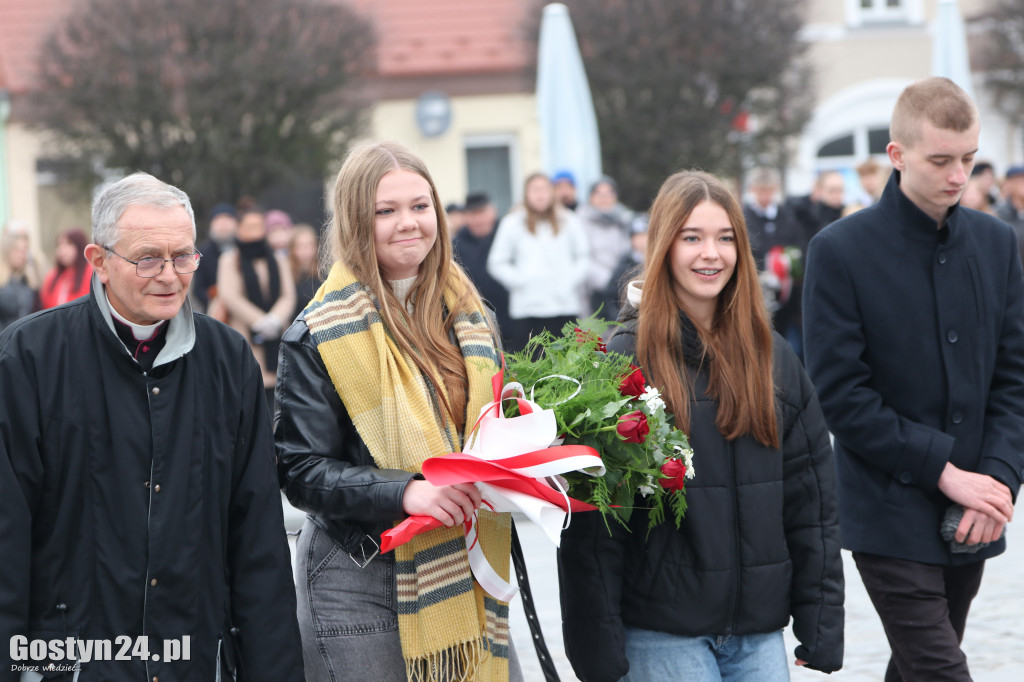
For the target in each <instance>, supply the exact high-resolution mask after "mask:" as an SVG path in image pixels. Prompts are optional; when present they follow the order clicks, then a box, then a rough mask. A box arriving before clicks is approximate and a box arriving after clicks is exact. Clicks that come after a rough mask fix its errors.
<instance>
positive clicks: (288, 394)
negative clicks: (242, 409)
mask: <svg viewBox="0 0 1024 682" xmlns="http://www.w3.org/2000/svg"><path fill="white" fill-rule="evenodd" d="M275 398H276V399H277V413H276V415H275V417H274V440H275V442H276V443H277V457H278V467H277V468H278V478H279V482H280V484H281V488H282V489H283V490H284V492H285V495H287V497H288V500H289V501H290V502H291V503H292V504H293V505H295V506H296V507H298V508H299V509H301V510H303V511H305V512H308V513H310V514H311V518H312V519H313V522H314V523H316V524H317V525H319V526H320V527H322V528H323V529H324V530H325V531H326V532H327V534H328V535H329V536H330V537H331V538H332V539H333V540H334V541H335V542H337V543H338V545H340V546H341V548H342V549H344V550H345V551H346V552H349V553H350V554H355V555H356V556H359V555H360V554H361V553H363V552H365V556H369V555H370V554H372V553H373V551H374V545H373V543H372V542H370V539H369V538H373V540H374V542H377V541H379V538H380V534H381V532H383V531H385V530H387V529H388V528H390V527H391V526H392V525H393V523H394V522H395V521H397V520H398V519H401V518H404V517H405V512H404V511H403V510H402V496H403V495H404V494H405V487H406V486H407V485H408V483H409V481H411V480H412V479H414V478H422V477H421V476H419V475H418V474H414V473H411V472H408V471H402V470H399V469H379V468H377V466H376V465H375V464H374V461H373V457H372V456H371V455H370V451H369V450H368V449H367V448H366V445H365V444H364V443H363V439H362V438H360V437H359V434H358V433H357V432H356V428H355V425H353V424H352V420H351V419H350V418H349V416H348V411H347V410H346V409H345V405H344V404H343V403H342V402H341V398H340V397H339V396H338V392H337V391H336V390H335V388H334V384H333V383H332V382H331V377H330V375H329V374H328V373H327V367H325V366H324V361H323V359H322V358H321V357H320V351H318V350H317V347H316V341H315V340H314V339H313V336H312V335H311V334H310V332H309V327H307V326H306V320H305V319H304V318H303V317H299V318H298V319H297V320H296V321H295V322H294V323H293V324H292V326H291V327H289V328H288V330H287V331H286V332H285V334H284V336H283V337H282V339H281V353H280V362H279V363H278V367H277V388H276V392H275Z"/></svg>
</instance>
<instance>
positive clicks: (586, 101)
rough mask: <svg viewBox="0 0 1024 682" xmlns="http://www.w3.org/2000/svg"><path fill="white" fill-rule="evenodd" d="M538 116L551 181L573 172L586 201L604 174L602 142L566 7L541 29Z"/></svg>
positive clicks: (554, 10)
mask: <svg viewBox="0 0 1024 682" xmlns="http://www.w3.org/2000/svg"><path fill="white" fill-rule="evenodd" d="M537 118H538V119H539V121H540V140H541V142H540V145H541V164H542V165H543V168H544V172H545V173H547V174H548V176H549V177H550V176H551V175H554V174H555V173H557V172H559V171H563V170H567V171H570V172H571V173H572V174H573V175H574V176H575V178H576V187H577V190H578V191H579V192H580V198H581V199H582V200H584V201H585V199H586V197H585V195H584V193H585V192H588V191H589V190H590V185H591V184H592V183H593V182H595V181H596V180H597V178H598V177H600V175H601V142H600V140H599V138H598V135H597V117H596V116H595V115H594V102H593V100H591V98H590V85H589V84H588V83H587V74H586V72H585V71H584V70H583V59H582V58H581V57H580V50H579V46H578V45H577V44H576V34H575V32H574V31H573V28H572V20H571V19H570V18H569V9H568V8H567V7H566V6H565V5H563V4H562V3H554V4H551V5H547V6H546V7H544V17H543V19H542V21H541V25H540V50H539V53H538V56H537Z"/></svg>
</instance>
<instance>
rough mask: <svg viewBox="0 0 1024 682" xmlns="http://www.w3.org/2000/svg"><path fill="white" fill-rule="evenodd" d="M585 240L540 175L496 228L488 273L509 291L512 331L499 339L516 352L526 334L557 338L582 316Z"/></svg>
mask: <svg viewBox="0 0 1024 682" xmlns="http://www.w3.org/2000/svg"><path fill="white" fill-rule="evenodd" d="M589 260H590V256H589V246H588V244H587V236H586V233H585V232H584V230H583V227H582V226H581V225H580V223H579V220H578V219H577V217H576V215H575V214H574V213H572V212H571V211H567V210H565V209H564V208H562V207H561V206H560V205H559V204H558V202H556V201H555V192H554V187H553V186H552V184H551V180H550V179H548V177H547V176H546V175H544V174H543V173H534V174H533V175H530V176H529V177H528V178H527V179H526V183H525V188H524V192H523V205H522V206H518V207H516V208H514V209H513V210H512V211H510V212H509V213H508V215H506V216H505V217H504V218H502V220H501V223H500V224H499V225H498V232H497V234H495V236H494V244H493V245H492V246H491V252H490V255H489V256H488V258H487V270H488V272H490V273H491V275H492V276H493V277H494V278H495V279H496V280H498V281H499V282H501V284H502V285H503V286H504V287H505V288H506V289H508V295H509V303H508V307H509V317H510V318H511V320H510V324H511V326H512V327H513V328H512V329H509V330H507V331H506V333H504V334H503V336H504V337H505V338H506V339H507V340H508V349H509V350H521V349H522V348H523V346H524V345H525V344H526V341H527V340H528V339H529V338H530V336H531V334H537V333H539V332H540V331H541V330H544V329H548V330H550V331H552V332H553V333H555V334H557V333H558V332H559V331H561V328H562V327H563V326H564V325H565V323H566V322H570V321H572V320H573V319H575V318H577V317H579V316H580V315H581V314H582V313H583V310H582V298H581V287H582V286H583V284H584V281H585V280H586V276H587V269H588V266H589Z"/></svg>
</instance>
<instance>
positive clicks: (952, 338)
mask: <svg viewBox="0 0 1024 682" xmlns="http://www.w3.org/2000/svg"><path fill="white" fill-rule="evenodd" d="M946 338H947V339H949V342H950V343H956V342H957V341H958V340H959V339H960V337H959V336H958V335H957V333H956V332H955V331H953V330H952V329H950V330H949V332H948V333H947V334H946Z"/></svg>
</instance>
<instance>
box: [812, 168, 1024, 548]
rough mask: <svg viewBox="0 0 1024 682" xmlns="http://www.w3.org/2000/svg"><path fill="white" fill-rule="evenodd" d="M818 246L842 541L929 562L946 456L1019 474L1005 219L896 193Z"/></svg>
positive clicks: (1014, 477) (1017, 348)
mask: <svg viewBox="0 0 1024 682" xmlns="http://www.w3.org/2000/svg"><path fill="white" fill-rule="evenodd" d="M899 180H900V173H899V171H893V173H892V176H891V178H890V179H889V184H888V185H886V188H885V191H884V192H883V194H882V198H881V199H880V200H879V201H878V203H877V204H875V205H873V206H871V207H869V208H866V209H864V210H862V211H858V212H857V213H854V214H853V215H851V216H849V217H847V218H845V219H843V220H841V221H839V222H837V223H835V224H834V225H832V226H830V227H828V228H826V229H825V230H823V231H822V232H821V233H820V234H819V235H818V236H817V237H815V239H814V240H813V241H812V242H811V247H810V254H809V258H808V263H807V265H808V269H807V277H806V279H805V283H804V310H805V327H804V338H805V346H806V354H807V370H808V372H809V373H810V375H811V377H812V378H813V380H814V383H815V386H816V387H817V389H818V394H819V395H820V396H821V400H822V408H823V410H824V412H825V416H826V418H827V420H828V424H829V427H830V428H831V430H832V432H833V433H834V434H835V448H836V462H837V468H838V484H839V510H840V514H839V517H840V522H841V524H842V529H843V546H844V547H846V548H847V549H851V550H853V551H857V552H867V553H871V554H879V555H882V556H890V557H896V558H900V559H907V560H911V561H919V562H922V563H928V564H938V565H950V564H961V563H969V562H974V561H978V560H979V559H984V558H987V557H991V556H994V555H996V554H999V553H1001V552H1002V551H1003V550H1004V548H1005V540H999V541H998V542H994V543H992V544H991V545H990V546H988V547H987V548H985V549H982V550H980V551H978V552H977V553H976V554H951V552H950V551H949V547H948V545H947V543H945V542H944V541H943V540H942V537H941V536H940V534H939V524H940V522H941V519H942V515H943V513H944V512H945V510H946V508H947V507H948V506H949V505H950V504H951V502H950V500H949V499H948V498H946V496H945V495H943V494H942V493H941V492H939V490H938V481H939V476H940V475H941V473H942V470H943V468H944V467H945V465H946V462H952V463H953V464H954V465H956V466H957V467H959V468H961V469H966V470H968V471H974V472H979V473H983V474H988V475H990V476H992V477H994V478H995V479H997V480H999V481H1001V482H1003V483H1004V484H1006V485H1007V486H1008V487H1009V488H1010V490H1011V492H1012V493H1013V495H1014V496H1015V497H1016V495H1017V491H1018V490H1019V488H1020V485H1021V481H1022V480H1024V454H1022V453H1024V283H1022V273H1021V261H1020V255H1019V253H1018V250H1017V240H1016V238H1015V236H1014V232H1013V230H1012V229H1011V228H1010V227H1009V226H1007V225H1006V224H1004V223H1002V222H1000V221H999V220H997V219H996V218H993V217H991V216H988V215H985V214H983V213H979V212H977V211H972V210H970V209H964V208H960V207H959V206H958V207H955V208H953V209H952V210H951V211H950V213H949V217H948V218H947V220H946V224H945V226H944V227H943V228H942V230H939V229H936V228H937V225H936V222H935V221H934V220H933V219H932V218H930V217H929V216H928V215H927V214H926V213H924V212H923V211H921V209H919V208H918V207H917V206H915V205H914V204H913V203H912V202H911V201H910V200H909V199H908V198H907V197H906V195H904V194H903V191H902V190H901V189H900V188H899V184H898V183H899Z"/></svg>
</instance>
